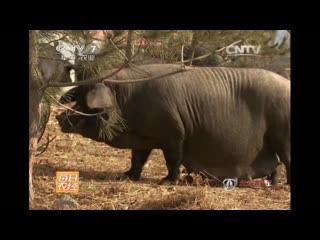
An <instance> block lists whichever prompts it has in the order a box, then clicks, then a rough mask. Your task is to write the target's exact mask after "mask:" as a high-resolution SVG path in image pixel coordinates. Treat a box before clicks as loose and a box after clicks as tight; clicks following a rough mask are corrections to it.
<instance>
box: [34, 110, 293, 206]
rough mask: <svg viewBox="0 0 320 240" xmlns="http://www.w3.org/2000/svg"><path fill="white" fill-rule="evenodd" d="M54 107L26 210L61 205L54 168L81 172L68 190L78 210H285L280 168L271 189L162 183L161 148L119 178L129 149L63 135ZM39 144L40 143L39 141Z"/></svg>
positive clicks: (286, 203)
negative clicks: (75, 188)
mask: <svg viewBox="0 0 320 240" xmlns="http://www.w3.org/2000/svg"><path fill="white" fill-rule="evenodd" d="M58 111H61V108H58V107H54V108H53V111H52V113H51V116H50V121H49V122H48V125H47V129H46V132H45V134H44V137H43V139H45V137H46V136H47V135H49V136H50V138H52V137H54V136H56V138H55V139H54V140H53V141H52V142H51V143H50V145H49V147H48V148H47V150H46V151H45V152H44V153H43V154H42V155H40V156H38V157H37V162H36V163H35V165H34V191H35V198H34V200H33V202H32V203H31V204H30V209H44V210H49V209H61V207H59V206H60V205H59V204H57V203H58V202H59V199H61V197H62V196H63V195H64V194H63V193H56V183H55V180H56V171H79V172H80V190H79V193H77V194H67V195H68V196H70V197H71V198H72V199H73V200H74V202H75V205H74V207H73V208H72V209H80V210H87V209H88V210H138V209H141V210H142V209H143V210H144V209H145V210H149V209H150V210H151V209H152V210H180V209H183V210H256V209H261V210H262V209H265V210H280V209H281V210H288V209H290V187H289V186H288V185H285V184H284V183H285V181H286V177H285V170H284V168H283V169H282V174H281V178H280V184H279V185H278V186H277V187H275V188H247V187H240V188H236V189H234V190H231V191H226V190H224V188H223V186H222V185H221V186H212V184H210V183H208V181H203V180H201V178H200V177H199V176H196V177H195V180H194V183H192V184H191V185H189V184H187V183H186V182H185V181H184V182H183V181H182V182H181V184H179V185H177V186H160V185H159V184H158V182H159V181H160V179H161V178H163V177H165V176H166V174H167V170H166V166H165V160H164V158H163V155H162V152H161V150H154V151H153V152H152V155H151V156H150V159H149V161H148V163H147V164H146V166H145V167H144V170H143V173H142V179H141V180H140V181H138V182H133V181H130V180H127V179H124V178H123V177H122V173H123V172H125V171H127V170H128V169H129V168H130V156H131V152H130V150H122V149H115V148H112V147H110V146H108V145H106V144H103V143H98V142H94V141H91V140H90V139H86V138H83V137H82V136H80V135H76V134H64V133H62V132H61V131H60V130H59V126H58V122H57V121H56V119H55V118H54V117H55V115H56V113H57V112H58ZM40 145H41V144H40Z"/></svg>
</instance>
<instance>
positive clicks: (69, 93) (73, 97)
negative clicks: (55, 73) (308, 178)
mask: <svg viewBox="0 0 320 240" xmlns="http://www.w3.org/2000/svg"><path fill="white" fill-rule="evenodd" d="M64 90H66V91H65V93H63V95H62V96H61V97H60V99H59V102H60V103H62V104H66V103H70V102H74V101H77V99H79V96H80V87H73V88H72V89H69V90H68V89H67V87H66V88H65V89H64Z"/></svg>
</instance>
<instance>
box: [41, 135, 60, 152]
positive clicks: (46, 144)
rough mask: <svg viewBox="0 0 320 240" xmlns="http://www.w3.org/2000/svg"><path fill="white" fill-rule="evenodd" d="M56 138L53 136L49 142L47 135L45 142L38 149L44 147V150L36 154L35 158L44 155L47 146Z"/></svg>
mask: <svg viewBox="0 0 320 240" xmlns="http://www.w3.org/2000/svg"><path fill="white" fill-rule="evenodd" d="M56 137H57V136H54V137H53V138H51V140H50V139H49V135H48V136H47V142H46V143H45V144H43V145H41V146H40V147H39V148H38V149H40V148H42V147H43V146H45V148H44V149H43V150H42V151H41V152H40V153H37V154H36V157H38V156H40V155H41V154H42V153H44V152H45V151H46V150H47V148H48V146H49V143H51V142H52V141H53V140H54V139H55V138H56Z"/></svg>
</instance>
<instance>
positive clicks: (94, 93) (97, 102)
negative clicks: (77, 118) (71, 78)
mask: <svg viewBox="0 0 320 240" xmlns="http://www.w3.org/2000/svg"><path fill="white" fill-rule="evenodd" d="M87 105H88V107H89V108H91V109H96V108H100V109H105V108H111V107H113V96H112V92H111V90H110V88H108V87H107V86H106V85H104V84H103V83H98V84H96V85H95V86H94V88H93V89H92V90H91V91H89V92H88V94H87Z"/></svg>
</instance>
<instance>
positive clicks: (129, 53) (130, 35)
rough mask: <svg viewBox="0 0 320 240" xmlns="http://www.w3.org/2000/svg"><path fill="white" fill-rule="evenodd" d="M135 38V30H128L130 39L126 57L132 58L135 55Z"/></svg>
mask: <svg viewBox="0 0 320 240" xmlns="http://www.w3.org/2000/svg"><path fill="white" fill-rule="evenodd" d="M133 43H134V39H133V30H129V31H128V40H127V47H126V57H127V58H128V59H130V58H131V57H132V55H133V50H134V45H133Z"/></svg>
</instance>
